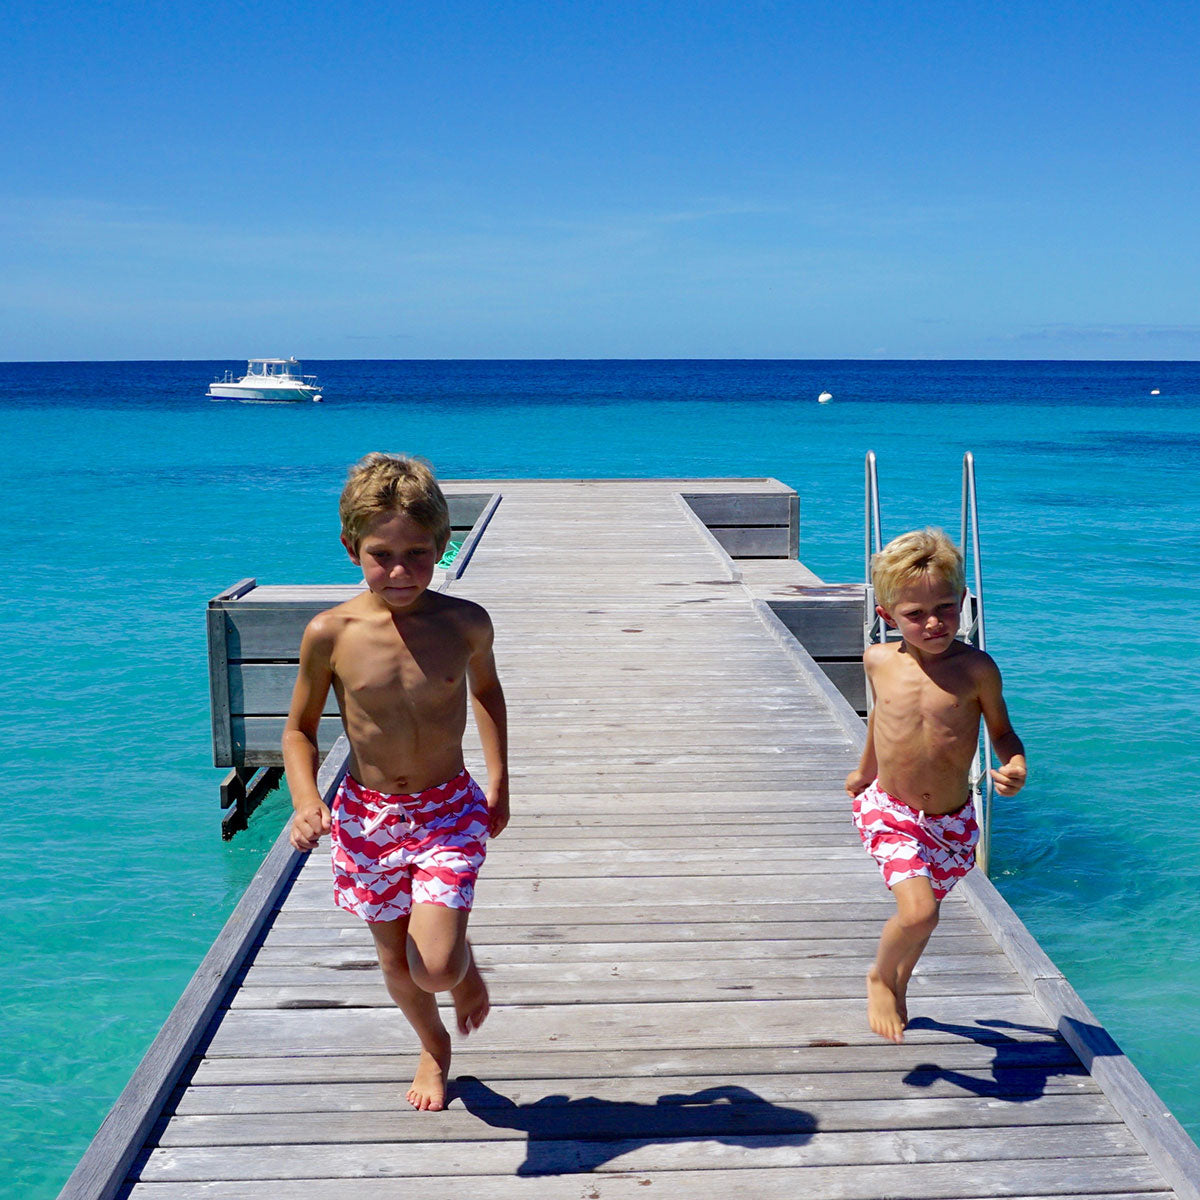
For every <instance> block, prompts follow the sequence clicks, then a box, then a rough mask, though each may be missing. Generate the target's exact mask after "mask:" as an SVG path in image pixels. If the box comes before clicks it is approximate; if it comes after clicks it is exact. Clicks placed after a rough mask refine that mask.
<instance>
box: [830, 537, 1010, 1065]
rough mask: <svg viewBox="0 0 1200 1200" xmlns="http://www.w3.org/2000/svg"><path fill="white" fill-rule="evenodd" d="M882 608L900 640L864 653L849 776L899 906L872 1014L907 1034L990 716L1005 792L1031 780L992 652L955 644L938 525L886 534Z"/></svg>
mask: <svg viewBox="0 0 1200 1200" xmlns="http://www.w3.org/2000/svg"><path fill="white" fill-rule="evenodd" d="M871 582H872V584H873V586H874V588H875V599H876V602H877V603H876V609H875V611H876V612H877V613H878V614H879V615H880V616H881V617H883V619H884V620H885V621H886V622H887V624H888V625H889V626H891V627H892V628H893V629H898V630H899V631H900V636H901V640H900V641H899V642H887V643H885V644H883V645H874V646H869V647H868V648H867V650H866V653H865V654H864V655H863V665H864V667H865V668H866V673H867V684H868V686H869V687H870V689H871V693H872V696H873V697H874V706H873V707H872V709H871V716H870V718H869V720H868V723H867V740H866V745H865V746H864V747H863V752H862V758H861V759H860V761H859V764H858V766H857V767H855V769H854V770H853V771H851V772H850V774H849V775H848V776H847V777H846V791H847V792H848V793H849V794H850V796H851V797H853V799H854V823H855V825H856V827H857V829H858V832H859V835H860V837H861V838H862V842H863V846H864V847H865V848H866V850H867V852H868V853H869V854H870V855H871V856H872V857H873V858H874V859H875V860H876V862H877V863H878V864H879V867H880V870H881V871H882V873H883V880H884V883H886V884H887V886H888V888H889V889H890V890H891V892H892V896H893V897H894V899H895V901H896V912H895V914H894V915H893V916H892V917H891V918H889V920H888V921H887V923H886V924H885V925H884V927H883V933H882V935H881V936H880V939H879V947H878V950H877V951H876V955H875V962H874V963H873V964H872V966H871V969H870V971H868V973H867V1019H868V1021H869V1023H870V1026H871V1028H872V1029H873V1030H874V1031H875V1032H876V1033H878V1034H879V1035H880V1036H882V1037H885V1038H888V1039H889V1040H890V1041H893V1042H900V1041H902V1040H903V1037H904V1029H905V1027H906V1026H907V1024H908V1004H907V994H908V982H909V979H910V978H911V976H912V973H913V968H914V967H915V966H916V965H917V960H918V959H919V958H920V957H921V953H922V951H923V950H924V949H925V946H926V945H927V944H928V942H929V938H930V936H931V934H932V933H933V931H934V928H935V927H936V926H937V922H938V912H939V909H940V907H941V903H942V900H943V899H945V897H946V895H947V894H948V893H949V891H950V889H951V888H952V887H953V886H954V885H955V884H956V883H957V882H958V880H959V879H961V878H962V877H963V876H964V875H965V874H966V873H967V872H968V871H969V870H970V869H971V867H972V866H973V865H974V862H975V845H976V843H977V842H978V840H979V826H978V824H977V822H976V819H975V806H974V803H973V801H972V799H971V793H970V783H969V772H970V767H971V761H972V759H973V758H974V756H975V752H976V747H977V746H978V742H979V721H980V717H982V718H983V720H984V721H985V722H986V723H987V729H988V733H989V734H990V735H991V739H992V745H993V747H994V748H995V751H996V756H997V758H998V759H999V760H1000V764H1001V765H1000V767H999V768H998V769H994V770H992V771H991V776H992V779H993V781H994V783H995V786H996V790H997V791H998V792H999V793H1000V794H1001V795H1002V796H1012V795H1015V794H1016V793H1017V792H1018V791H1020V790H1021V788H1022V787H1023V786H1024V785H1025V777H1026V766H1025V747H1024V746H1023V745H1022V744H1021V739H1020V738H1019V737H1017V735H1016V733H1015V732H1014V731H1013V728H1012V724H1011V722H1010V721H1009V718H1008V708H1007V706H1006V705H1005V702H1004V696H1003V693H1002V690H1001V682H1000V672H999V670H998V669H997V667H996V664H995V663H994V662H993V661H992V659H991V657H990V656H989V655H988V654H986V653H984V651H982V650H977V649H975V648H974V647H973V646H969V645H967V644H966V643H965V642H961V641H958V640H956V635H957V633H958V629H959V621H960V612H961V608H962V601H963V596H964V594H965V590H966V589H965V587H964V582H963V563H962V555H961V553H960V552H959V550H958V548H957V547H956V546H955V545H954V543H953V542H951V541H950V539H949V538H948V537H947V536H946V534H945V533H943V532H942V531H941V530H940V529H920V530H914V531H913V532H911V533H905V534H901V535H900V536H899V537H898V538H895V539H894V540H893V541H891V542H889V543H888V545H887V546H885V547H884V548H883V550H881V551H880V552H879V553H878V554H877V555H875V557H874V559H873V560H872V563H871Z"/></svg>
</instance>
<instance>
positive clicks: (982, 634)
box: [958, 450, 996, 875]
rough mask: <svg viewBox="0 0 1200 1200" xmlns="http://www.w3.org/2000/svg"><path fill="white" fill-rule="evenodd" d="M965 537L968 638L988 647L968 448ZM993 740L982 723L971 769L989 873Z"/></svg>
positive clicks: (981, 851)
mask: <svg viewBox="0 0 1200 1200" xmlns="http://www.w3.org/2000/svg"><path fill="white" fill-rule="evenodd" d="M961 529H962V537H961V539H960V541H959V543H958V544H959V547H960V548H961V550H962V552H963V559H964V560H965V559H966V557H967V545H968V537H969V538H970V552H971V565H972V568H973V572H972V573H973V575H974V583H975V591H974V593H972V592H971V590H970V589H969V588H968V589H967V594H966V596H964V598H963V616H964V618H965V621H964V623H965V625H966V628H965V630H964V633H965V636H966V639H967V641H969V642H970V643H971V644H972V645H973V646H975V647H976V649H979V650H986V649H987V628H986V626H985V624H984V618H983V551H982V550H981V548H980V545H979V502H978V497H977V495H976V491H975V455H973V454H972V453H971V451H970V450H968V451H967V452H966V453H965V454H964V455H963V469H962V524H961ZM991 766H992V739H991V735H990V734H989V733H988V727H987V722H986V721H981V722H980V738H979V748H978V750H977V751H976V753H975V761H974V763H973V765H972V770H971V786H972V788H974V790H975V794H976V795H977V796H978V797H979V807H980V813H979V845H978V846H977V847H976V850H975V861H976V862H977V863H978V864H979V867H980V868H981V870H982V871H983V873H984V874H985V875H986V874H987V870H988V850H989V848H990V846H991V844H992V797H993V795H994V794H995V790H996V786H995V784H994V783H993V781H992V773H991Z"/></svg>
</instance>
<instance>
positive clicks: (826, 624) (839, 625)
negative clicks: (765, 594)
mask: <svg viewBox="0 0 1200 1200" xmlns="http://www.w3.org/2000/svg"><path fill="white" fill-rule="evenodd" d="M766 603H767V604H768V605H769V606H770V609H771V611H772V612H773V613H774V614H775V615H776V616H777V617H778V618H779V619H780V620H781V621H782V622H783V623H784V625H786V626H787V628H788V631H789V632H790V633H791V634H792V636H793V637H794V638H795V639H796V640H797V641H798V642H800V644H801V645H802V646H803V647H804V648H805V649H806V650H807V651H808V652H809V654H811V655H812V656H813V657H814V658H815V659H817V660H818V661H819V660H820V659H822V658H856V659H858V661H859V662H860V664H861V661H862V653H863V601H862V596H861V594H859V595H845V594H835V595H830V594H828V593H827V592H822V591H820V590H819V589H814V593H813V594H811V595H806V594H799V595H797V596H796V598H795V599H788V600H780V599H769V600H767V602H766Z"/></svg>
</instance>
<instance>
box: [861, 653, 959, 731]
mask: <svg viewBox="0 0 1200 1200" xmlns="http://www.w3.org/2000/svg"><path fill="white" fill-rule="evenodd" d="M875 693H876V694H875V702H876V705H877V706H879V707H880V708H881V709H882V711H883V712H884V713H886V714H887V715H888V717H889V718H890V720H892V721H894V722H896V723H898V724H904V725H909V726H922V727H940V728H944V729H945V728H948V729H957V728H959V727H969V726H971V725H972V724H974V723H977V722H978V721H979V703H978V700H977V699H976V697H975V695H974V690H973V689H972V688H971V687H970V685H969V681H967V680H966V679H964V678H963V676H962V674H961V673H960V672H958V671H940V672H932V673H927V672H925V671H922V670H920V669H919V668H916V667H913V666H912V665H911V664H910V663H905V662H896V663H893V664H889V666H888V668H887V669H886V670H884V671H882V672H880V675H879V678H878V679H877V680H876V681H875Z"/></svg>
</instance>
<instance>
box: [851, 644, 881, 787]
mask: <svg viewBox="0 0 1200 1200" xmlns="http://www.w3.org/2000/svg"><path fill="white" fill-rule="evenodd" d="M874 650H875V647H874V646H868V647H867V649H866V650H865V651H864V652H863V672H864V673H865V675H866V677H867V688H868V690H869V692H870V694H871V697H872V698H874V696H875V688H874V686H873V684H872V682H871V668H872V666H873V665H874V664H873V661H872V660H873V659H874V657H875V655H874V653H873V651H874ZM878 775H879V763H878V762H877V761H876V758H875V709H874V706H872V708H871V715H870V716H869V717H868V718H867V740H866V741H865V742H864V743H863V750H862V757H861V758H860V759H859V760H858V766H857V767H855V768H854V770H853V771H851V772H850V774H849V775H847V776H846V792H847V794H848V795H849V796H850V797H851V799H853V798H854V797H855V796H857V795H858V794H859V793H860V792H863V791H865V790H866V789H867V788H868V787H870V786H871V784H872V783H874V782H875V780H876V778H877V777H878Z"/></svg>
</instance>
